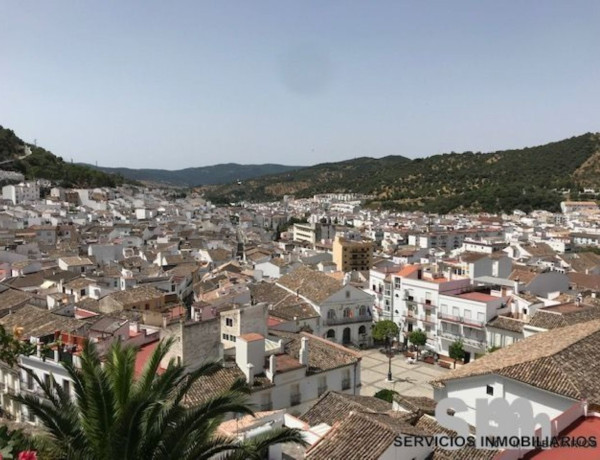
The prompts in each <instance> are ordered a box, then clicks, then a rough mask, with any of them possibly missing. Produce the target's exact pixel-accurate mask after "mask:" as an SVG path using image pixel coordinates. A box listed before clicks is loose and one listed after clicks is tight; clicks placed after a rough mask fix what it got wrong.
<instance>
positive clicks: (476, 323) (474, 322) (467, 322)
mask: <svg viewBox="0 0 600 460" xmlns="http://www.w3.org/2000/svg"><path fill="white" fill-rule="evenodd" d="M463 324H464V325H465V326H470V327H478V328H482V327H484V326H485V321H479V320H478V319H473V318H463Z"/></svg>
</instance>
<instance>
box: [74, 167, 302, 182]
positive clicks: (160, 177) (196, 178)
mask: <svg viewBox="0 0 600 460" xmlns="http://www.w3.org/2000/svg"><path fill="white" fill-rule="evenodd" d="M86 166H88V167H90V168H94V169H97V170H99V171H103V172H106V173H110V174H120V175H121V176H123V177H125V178H127V179H131V180H136V181H148V182H157V183H163V184H168V185H179V186H200V185H215V184H226V183H229V182H236V181H244V180H247V179H253V178H256V177H260V176H265V175H269V174H280V173H285V172H289V171H294V170H297V169H300V168H302V166H285V165H280V164H272V163H266V164H254V165H242V164H238V163H223V164H217V165H213V166H200V167H196V168H184V169H178V170H167V169H134V168H114V167H105V166H93V165H89V164H88V165H86Z"/></svg>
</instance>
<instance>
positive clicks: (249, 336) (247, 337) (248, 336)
mask: <svg viewBox="0 0 600 460" xmlns="http://www.w3.org/2000/svg"><path fill="white" fill-rule="evenodd" d="M240 339H244V340H245V341H246V342H254V341H255V340H263V339H264V336H262V335H261V334H257V333H256V332H250V333H249V334H243V335H240Z"/></svg>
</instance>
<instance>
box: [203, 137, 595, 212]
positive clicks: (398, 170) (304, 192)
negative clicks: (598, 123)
mask: <svg viewBox="0 0 600 460" xmlns="http://www.w3.org/2000/svg"><path fill="white" fill-rule="evenodd" d="M599 157H600V136H599V135H598V134H591V133H587V134H584V135H581V136H576V137H572V138H569V139H565V140H562V141H558V142H552V143H550V144H546V145H542V146H537V147H527V148H523V149H518V150H504V151H498V152H492V153H473V152H464V153H460V154H459V153H449V154H443V155H433V156H430V157H427V158H420V159H415V160H410V159H407V158H404V157H399V156H390V157H385V158H381V159H372V158H358V159H355V160H350V161H344V162H340V163H327V164H321V165H317V166H313V167H311V168H305V169H302V170H299V171H296V172H293V173H287V174H278V175H272V176H267V177H263V178H260V179H256V180H251V181H247V182H245V183H244V184H242V185H239V184H229V185H227V186H221V187H214V188H210V189H205V193H206V195H207V197H209V198H211V199H213V200H215V201H217V202H225V201H239V200H276V199H279V198H281V197H282V196H283V195H284V194H295V195H296V196H298V197H308V196H311V195H312V194H314V193H326V192H357V193H365V194H371V195H373V199H372V200H371V201H370V202H369V204H370V205H371V206H374V207H382V208H388V209H397V210H418V209H420V210H424V211H428V212H439V213H448V212H451V211H461V210H464V211H487V212H500V211H512V210H514V209H521V210H523V211H531V210H533V209H547V210H551V211H554V210H558V206H559V203H560V201H561V200H562V199H564V198H563V197H564V195H563V194H562V193H561V192H562V191H564V190H569V189H570V190H571V191H572V193H577V190H578V189H579V188H581V187H583V186H584V185H585V186H586V187H595V188H600V176H599V175H598V174H593V173H587V169H586V164H587V165H589V168H592V167H596V168H598V167H600V158H599ZM586 162H587V163H586Z"/></svg>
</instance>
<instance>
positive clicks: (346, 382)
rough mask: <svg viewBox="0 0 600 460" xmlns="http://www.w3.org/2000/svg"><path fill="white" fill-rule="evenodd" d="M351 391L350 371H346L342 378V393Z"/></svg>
mask: <svg viewBox="0 0 600 460" xmlns="http://www.w3.org/2000/svg"><path fill="white" fill-rule="evenodd" d="M349 389H350V370H348V369H344V373H343V376H342V391H343V390H349Z"/></svg>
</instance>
